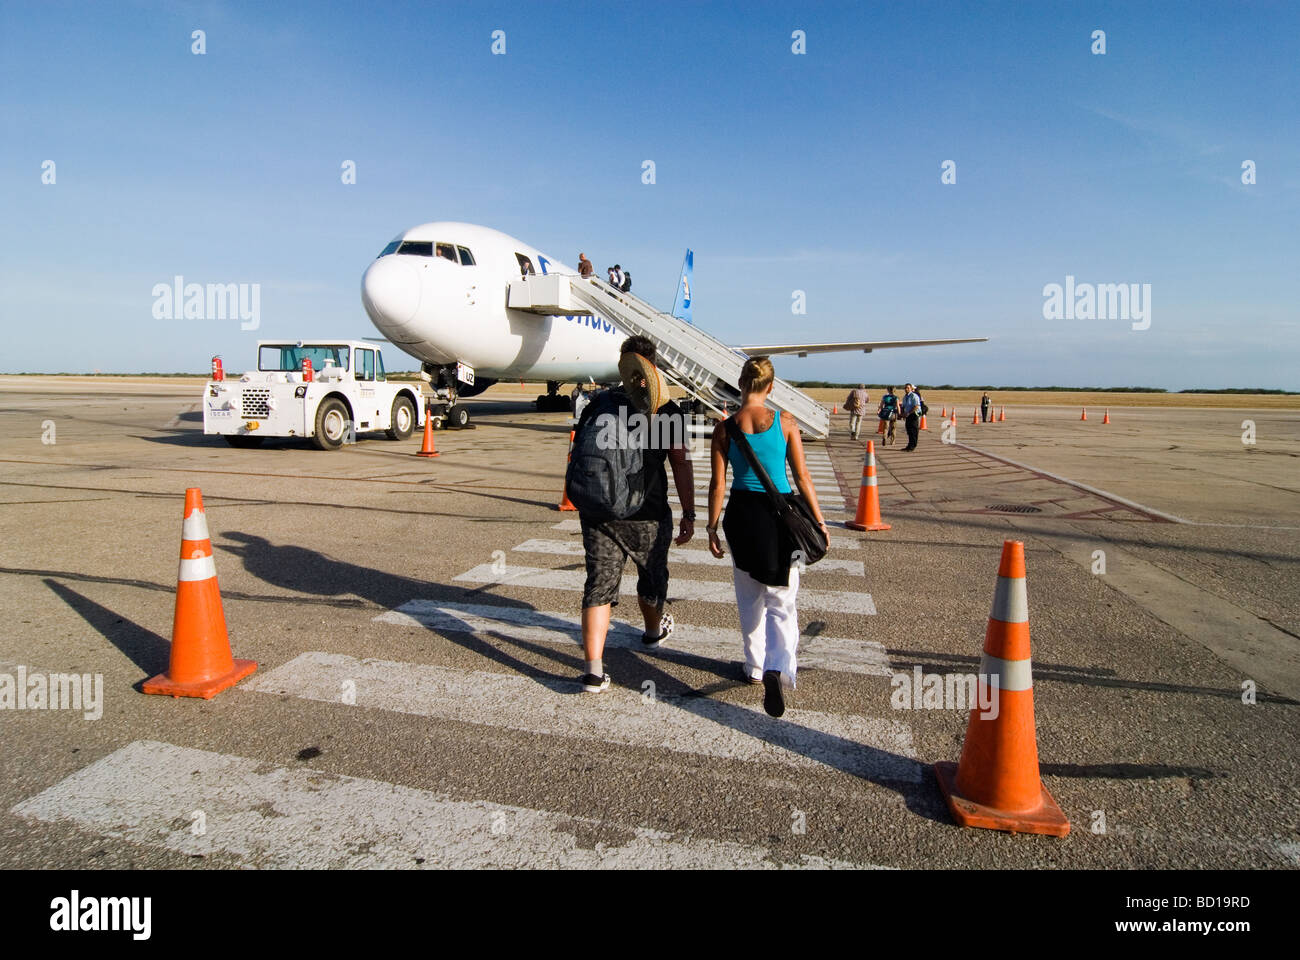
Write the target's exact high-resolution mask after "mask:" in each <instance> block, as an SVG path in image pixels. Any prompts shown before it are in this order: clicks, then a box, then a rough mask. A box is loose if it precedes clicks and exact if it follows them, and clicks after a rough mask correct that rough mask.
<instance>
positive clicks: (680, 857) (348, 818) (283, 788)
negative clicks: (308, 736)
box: [13, 740, 870, 870]
mask: <svg viewBox="0 0 1300 960" xmlns="http://www.w3.org/2000/svg"><path fill="white" fill-rule="evenodd" d="M195 811H199V812H201V813H202V814H203V817H204V830H203V831H201V832H197V833H196V832H195V831H194V830H193V829H192V826H193V822H194V821H193V819H192V818H193V815H194V812H195ZM13 812H14V813H15V814H17V815H18V816H20V817H23V818H25V819H28V820H37V821H41V822H44V823H73V824H75V825H77V826H78V827H80V828H82V829H84V830H86V831H88V832H91V833H97V834H100V835H103V836H108V837H113V838H116V839H120V840H124V841H127V842H130V843H138V844H143V845H147V846H152V847H157V848H162V849H165V850H171V851H174V852H176V853H179V854H183V855H186V856H210V855H213V854H217V853H221V854H225V855H228V856H230V857H231V858H233V859H234V860H236V861H237V862H238V863H239V864H240V865H242V866H245V867H250V868H261V869H288V870H318V869H323V870H328V869H338V868H346V869H354V870H355V869H385V870H392V869H403V868H411V867H416V866H421V865H422V866H424V867H428V868H433V867H441V868H446V867H455V868H461V869H464V868H486V867H506V868H511V867H514V868H518V867H526V868H537V867H561V868H579V869H581V868H611V867H616V868H636V869H682V868H686V869H718V868H732V869H735V868H740V869H752V868H780V867H807V868H815V869H825V868H828V867H834V868H850V867H855V866H870V865H869V864H863V865H858V864H852V863H848V862H845V861H842V860H832V859H825V858H822V857H816V856H810V855H802V856H800V857H798V858H797V859H794V860H793V862H781V861H777V860H774V859H772V858H771V855H770V851H769V850H768V849H767V848H765V847H760V846H750V845H747V844H741V843H735V842H733V841H725V840H711V839H707V838H694V837H689V836H683V837H675V836H673V835H672V834H669V833H666V832H664V831H660V830H654V829H651V828H648V827H644V826H635V827H626V826H619V825H617V824H613V823H609V822H602V821H599V820H593V819H588V818H585V817H571V816H568V815H567V814H562V813H552V812H548V811H543V810H532V809H529V808H526V807H516V806H506V805H503V804H495V803H489V802H487V801H484V800H455V799H452V798H450V797H448V796H446V795H442V794H436V793H433V792H432V791H428V790H420V789H416V788H413V787H405V786H401V785H399V784H394V783H385V782H383V781H380V780H370V779H365V778H361V777H350V776H343V775H339V774H334V773H326V772H324V771H320V770H313V769H311V768H309V767H301V766H298V767H292V768H290V767H281V766H275V765H273V764H268V763H265V762H264V761H260V760H254V759H250V758H247V757H239V756H233V755H230V754H222V753H213V752H210V751H207V750H195V749H192V748H189V747H180V746H175V745H173V744H170V743H161V742H157V741H149V740H138V741H136V742H134V743H131V744H129V745H127V746H125V747H123V748H122V749H120V750H117V751H115V752H113V753H111V754H109V755H108V756H106V757H104V758H103V759H101V760H98V761H96V762H95V763H92V764H91V765H90V766H88V767H85V768H83V769H81V770H79V771H77V772H76V773H74V774H72V775H71V776H69V777H67V778H66V779H65V780H63V781H61V782H59V783H57V784H55V785H54V786H52V787H50V788H49V789H47V790H45V791H43V792H42V793H40V794H37V795H36V796H35V797H32V798H31V799H29V800H26V801H24V802H22V803H20V804H18V805H17V806H16V807H14V808H13ZM590 836H597V837H600V836H607V837H609V838H611V842H609V843H604V842H598V843H596V844H595V846H594V849H592V848H590V847H589V846H588V844H589V843H590V841H589V840H585V839H582V838H586V837H590Z"/></svg>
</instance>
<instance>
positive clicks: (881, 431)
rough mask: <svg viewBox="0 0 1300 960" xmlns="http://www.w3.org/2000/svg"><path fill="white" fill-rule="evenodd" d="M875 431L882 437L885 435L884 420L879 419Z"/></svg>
mask: <svg viewBox="0 0 1300 960" xmlns="http://www.w3.org/2000/svg"><path fill="white" fill-rule="evenodd" d="M876 433H878V434H880V435H881V436H882V437H883V436H884V435H885V421H884V420H881V421H880V422H879V423H878V424H877V425H876ZM868 442H870V441H868Z"/></svg>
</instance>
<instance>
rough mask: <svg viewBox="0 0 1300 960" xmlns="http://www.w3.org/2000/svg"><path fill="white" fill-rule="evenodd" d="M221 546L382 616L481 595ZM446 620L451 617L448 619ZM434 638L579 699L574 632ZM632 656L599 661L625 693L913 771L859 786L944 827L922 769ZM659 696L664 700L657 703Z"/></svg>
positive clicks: (504, 601) (313, 559)
mask: <svg viewBox="0 0 1300 960" xmlns="http://www.w3.org/2000/svg"><path fill="white" fill-rule="evenodd" d="M226 539H228V540H235V541H238V542H239V543H240V544H241V545H240V546H230V545H227V544H224V543H223V544H221V545H220V547H219V548H220V549H222V550H224V551H227V552H229V553H233V554H235V555H236V556H238V557H240V558H241V559H242V560H243V563H244V567H245V569H246V570H247V571H248V572H249V573H250V574H252V575H253V576H255V577H258V578H259V579H261V580H263V581H265V582H267V583H272V584H274V585H276V586H279V587H282V588H284V589H288V590H297V591H302V592H306V593H315V594H343V593H352V594H357V595H359V596H362V597H364V598H365V599H366V600H368V601H370V602H372V603H374V604H375V605H376V606H379V607H382V608H383V609H385V610H392V609H395V608H397V607H399V606H401V605H402V604H404V603H406V602H407V601H409V600H412V599H417V598H418V599H431V600H435V601H436V600H440V599H441V600H447V601H460V602H464V601H465V599H466V596H467V595H469V596H471V597H472V596H476V595H479V594H481V593H482V588H475V589H467V588H464V587H450V586H446V585H442V584H432V583H428V582H425V581H421V580H415V579H413V578H410V577H403V576H400V575H393V574H388V573H381V572H378V571H375V570H372V569H369V568H367V567H360V566H357V565H355V564H351V563H346V562H343V561H338V560H333V559H331V558H329V557H326V556H325V555H323V554H321V553H318V552H317V551H315V550H309V549H307V548H305V547H299V546H276V545H273V544H272V543H270V542H269V541H268V540H266V539H265V538H263V537H259V536H255V535H253V534H246V533H240V532H232V533H227V534H226ZM493 600H494V601H496V602H498V603H500V604H501V605H503V606H512V607H517V608H519V609H524V610H530V611H534V612H535V613H538V615H539V616H538V619H539V624H540V625H542V626H546V627H548V628H550V629H553V630H557V631H563V632H574V628H573V625H572V624H570V623H569V622H567V621H563V620H558V619H556V620H554V621H552V622H547V619H546V618H545V617H543V616H541V614H540V612H538V611H537V610H536V608H535V607H533V606H532V605H530V604H527V603H520V602H517V601H511V600H509V599H508V598H505V597H497V596H494V597H493ZM452 615H453V616H454V613H452ZM438 635H439V636H443V637H445V638H446V639H448V640H450V641H451V642H452V643H456V644H458V645H459V646H461V647H464V648H465V649H467V650H472V651H474V652H475V653H478V654H480V655H481V656H484V657H486V658H488V659H489V660H492V661H494V662H496V663H498V664H501V665H502V666H504V667H507V668H508V669H510V670H512V671H514V672H515V673H517V674H520V675H522V676H527V677H530V678H532V679H534V680H536V681H537V682H538V683H540V684H541V685H542V686H544V687H546V688H547V689H548V690H552V691H554V692H556V693H561V694H572V695H574V696H584V695H585V694H583V693H582V692H581V690H580V688H579V686H578V684H577V677H578V675H579V674H580V673H581V668H582V661H581V657H580V648H579V646H578V637H577V636H576V632H575V636H574V646H573V648H572V651H573V652H567V651H565V650H562V649H557V648H556V647H554V646H552V645H550V644H546V643H538V642H533V641H528V640H523V639H520V638H517V637H512V636H510V635H509V634H508V633H506V632H504V631H496V630H493V631H488V632H486V633H475V632H474V630H473V629H472V628H471V627H470V626H469V625H468V624H466V625H465V629H464V631H463V632H461V631H445V630H440V631H438ZM488 638H490V639H492V640H493V641H498V642H499V643H500V644H507V645H511V646H513V647H515V648H516V649H517V650H520V651H528V652H530V653H532V654H535V655H537V656H540V657H544V658H546V659H549V660H551V661H553V662H555V664H556V667H557V668H563V672H558V671H547V670H539V669H538V668H537V667H536V666H533V665H531V664H529V663H526V662H524V661H523V660H520V659H519V658H517V657H516V656H514V655H512V654H511V653H510V652H509V651H508V650H507V649H505V648H504V647H503V646H500V645H498V644H497V643H489V642H487V641H488ZM637 654H638V651H633V650H626V649H618V648H615V649H609V650H607V651H606V659H608V660H610V661H611V662H617V663H618V666H616V667H615V672H617V673H620V674H622V675H624V676H634V677H636V680H635V682H634V684H633V685H632V686H630V687H629V689H632V690H634V691H635V692H637V693H640V692H641V691H642V690H643V689H645V688H644V686H643V684H644V683H645V682H646V681H647V680H648V681H651V682H652V683H654V685H655V686H654V689H655V690H657V691H659V693H660V696H661V697H662V699H661V700H660V702H661V703H665V704H671V705H672V706H674V707H676V708H677V709H680V710H684V711H686V712H688V713H694V714H696V715H697V716H700V717H702V718H704V719H709V720H712V721H715V722H721V723H723V724H724V725H726V726H728V727H730V728H732V729H734V730H737V731H741V732H745V733H748V734H749V735H751V736H755V737H757V738H758V739H761V740H763V741H765V742H768V743H771V744H774V745H776V746H779V747H782V748H783V749H786V750H789V751H791V752H794V753H800V754H802V755H804V756H807V757H809V758H810V759H813V760H816V761H817V762H819V763H822V764H826V765H829V766H832V767H834V766H835V761H834V758H835V757H836V756H839V755H841V754H842V753H849V752H858V755H859V756H861V752H862V751H867V752H868V753H870V754H873V755H876V758H877V759H878V761H879V762H878V763H872V762H871V761H870V760H868V761H867V762H866V763H865V764H864V765H866V766H883V767H888V768H894V769H898V768H899V767H903V768H907V767H909V766H911V767H914V768H915V769H916V772H917V773H919V774H921V776H920V780H919V782H912V781H910V780H905V781H898V780H892V779H888V778H885V777H883V776H882V777H868V778H867V779H869V780H870V781H871V782H873V783H876V784H877V785H879V786H882V787H885V788H887V789H891V790H894V791H896V792H897V793H898V794H899V795H900V796H902V797H903V800H904V802H905V803H906V805H907V807H908V809H909V810H911V811H912V812H913V813H916V814H917V815H918V816H922V817H925V818H926V819H930V820H936V821H940V822H946V821H947V819H948V817H947V814H946V813H945V810H946V807H945V806H944V804H943V802H942V800H941V799H940V798H938V795H937V793H936V791H935V790H934V789H933V785H932V783H930V782H929V781H930V774H929V771H928V767H924V766H923V765H922V764H921V763H920V762H919V761H917V760H915V759H912V758H910V757H903V756H901V755H898V754H894V753H891V752H888V751H885V750H880V749H878V748H875V747H869V746H864V745H862V744H859V743H856V742H852V741H849V740H846V739H845V738H843V737H838V736H835V735H833V734H827V733H823V732H822V731H819V730H814V729H811V728H808V727H803V726H800V725H799V724H797V723H792V722H791V721H789V720H777V719H775V718H772V717H768V716H767V715H766V714H761V713H760V714H756V713H755V712H754V711H753V710H751V709H748V708H746V707H743V706H739V705H736V704H731V703H727V702H726V701H722V700H714V699H712V698H710V697H709V696H708V693H710V692H715V691H716V690H719V689H723V687H720V686H712V687H710V688H707V689H706V690H703V691H697V690H691V689H690V688H688V687H684V685H683V684H682V682H681V681H680V680H678V679H677V678H676V677H674V676H672V675H671V674H669V673H666V672H665V671H663V670H662V669H660V668H659V667H658V666H657V665H656V664H654V663H653V662H652V661H650V660H648V659H646V658H643V657H641V656H638V655H637ZM701 661H702V662H704V663H707V664H709V667H708V668H706V669H710V670H711V672H713V673H715V674H717V675H718V676H719V677H720V678H722V679H724V680H727V681H730V677H731V675H732V673H733V666H734V665H733V664H728V663H720V662H718V661H711V660H705V659H704V658H701ZM733 685H734V686H739V685H740V681H739V680H735V681H730V682H728V683H727V684H726V686H733ZM678 690H680V691H681V695H673V694H672V693H670V691H678ZM665 694H667V696H664V695H665ZM719 716H721V719H719ZM843 772H845V773H848V774H850V775H852V776H861V774H859V773H858V772H857V770H854V769H850V770H844V771H843Z"/></svg>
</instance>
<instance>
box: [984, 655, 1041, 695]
mask: <svg viewBox="0 0 1300 960" xmlns="http://www.w3.org/2000/svg"><path fill="white" fill-rule="evenodd" d="M980 673H982V674H984V675H985V676H986V677H988V678H989V683H990V685H992V686H995V687H997V688H998V689H999V690H1007V691H1016V690H1032V689H1033V688H1034V671H1033V667H1032V666H1031V665H1030V661H1029V660H1003V659H1002V658H1001V657H991V656H989V655H988V654H987V653H981V654H980Z"/></svg>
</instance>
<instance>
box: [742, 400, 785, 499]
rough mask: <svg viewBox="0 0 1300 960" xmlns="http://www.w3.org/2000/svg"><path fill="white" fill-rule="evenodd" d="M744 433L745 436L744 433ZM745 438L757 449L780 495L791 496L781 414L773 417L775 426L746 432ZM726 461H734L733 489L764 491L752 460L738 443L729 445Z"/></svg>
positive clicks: (756, 452) (761, 461) (756, 453)
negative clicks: (750, 462) (741, 449)
mask: <svg viewBox="0 0 1300 960" xmlns="http://www.w3.org/2000/svg"><path fill="white" fill-rule="evenodd" d="M736 426H740V424H736ZM741 432H742V433H744V431H743V430H742V431H741ZM745 439H746V440H748V441H749V445H750V446H751V447H753V448H754V456H756V457H758V462H759V463H761V464H762V465H763V469H764V470H766V471H767V475H768V476H769V477H771V478H772V485H773V486H775V487H776V489H777V490H779V491H780V492H781V493H792V492H793V491H792V490H791V489H790V481H789V480H787V479H786V478H785V432H784V431H783V430H782V429H781V415H780V414H779V413H777V414H776V415H775V416H774V417H772V425H771V426H770V427H768V428H767V429H766V430H764V431H763V432H762V433H746V434H745ZM727 459H728V460H729V461H730V462H731V470H732V473H733V475H734V476H733V479H732V481H731V489H733V490H757V491H758V492H759V493H762V492H763V481H762V480H760V479H758V474H756V473H755V472H754V470H753V468H752V467H750V465H749V461H748V460H747V459H746V458H745V455H744V454H743V453H741V451H740V448H739V447H738V446H737V445H736V444H734V443H730V444H728V445H727Z"/></svg>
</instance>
